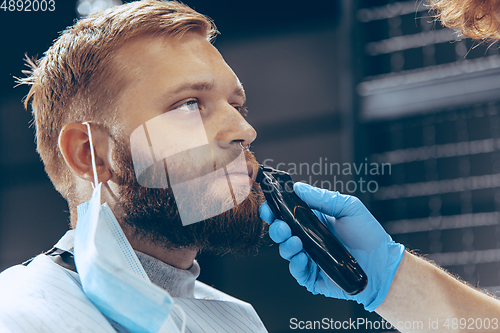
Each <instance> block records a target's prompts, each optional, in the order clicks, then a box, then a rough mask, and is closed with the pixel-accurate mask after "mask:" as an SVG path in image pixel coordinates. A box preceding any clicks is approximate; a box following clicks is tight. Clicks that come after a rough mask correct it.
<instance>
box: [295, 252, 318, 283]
mask: <svg viewBox="0 0 500 333" xmlns="http://www.w3.org/2000/svg"><path fill="white" fill-rule="evenodd" d="M289 269H290V274H292V276H293V277H294V278H295V280H297V282H298V283H299V284H300V285H301V286H305V285H306V284H307V283H308V282H310V280H311V274H314V270H315V269H317V265H316V263H315V262H314V261H312V260H311V259H310V258H309V256H308V255H307V254H306V253H305V252H304V251H302V252H299V253H298V254H297V255H296V256H294V257H292V258H291V259H290V265H289Z"/></svg>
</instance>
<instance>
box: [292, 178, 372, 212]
mask: <svg viewBox="0 0 500 333" xmlns="http://www.w3.org/2000/svg"><path fill="white" fill-rule="evenodd" d="M293 190H294V192H295V193H296V194H297V195H298V196H299V197H300V198H301V199H302V200H304V202H305V203H307V205H308V206H309V207H310V208H312V209H315V210H317V211H320V212H322V213H324V214H326V215H329V216H333V217H335V218H337V219H340V218H342V217H347V216H353V215H355V214H356V213H357V212H358V211H359V210H361V209H363V208H364V210H363V212H364V211H367V209H366V208H365V207H364V205H363V204H362V203H361V201H359V199H358V198H356V197H353V196H351V195H345V194H340V193H339V192H331V191H328V190H324V189H320V188H317V187H314V186H311V185H309V184H306V183H295V184H294V185H293Z"/></svg>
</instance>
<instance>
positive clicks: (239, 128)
mask: <svg viewBox="0 0 500 333" xmlns="http://www.w3.org/2000/svg"><path fill="white" fill-rule="evenodd" d="M224 109H225V110H224V112H222V113H221V118H220V119H218V123H219V125H220V127H219V131H218V133H217V135H216V137H215V140H216V141H218V144H219V147H221V148H223V149H228V148H232V147H233V146H234V145H236V144H237V145H239V144H241V145H242V146H243V147H245V148H246V147H249V146H250V144H251V143H252V142H253V141H255V138H256V137H257V132H256V131H255V129H254V128H253V127H252V125H250V124H249V123H248V122H247V120H246V119H245V118H244V117H243V115H242V114H241V113H240V112H239V111H238V110H237V109H235V108H234V107H233V106H232V105H228V106H226V107H224Z"/></svg>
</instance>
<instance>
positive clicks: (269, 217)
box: [259, 183, 404, 312]
mask: <svg viewBox="0 0 500 333" xmlns="http://www.w3.org/2000/svg"><path fill="white" fill-rule="evenodd" d="M293 189H294V191H295V193H296V194H297V195H298V196H299V197H300V198H301V199H302V200H303V201H304V202H305V203H307V204H308V205H309V207H310V208H312V209H313V211H314V213H315V214H316V215H317V216H318V217H319V219H320V220H321V221H322V222H323V223H324V224H325V225H326V226H327V227H328V228H329V229H330V230H331V231H332V232H333V234H334V235H335V236H337V238H338V239H339V240H340V241H341V242H342V243H343V244H344V246H345V247H346V248H347V250H348V251H349V252H350V253H351V254H352V256H353V257H354V258H355V259H356V260H357V261H358V263H359V264H360V266H361V268H363V270H364V271H365V273H366V274H367V276H368V285H367V286H366V288H365V290H363V291H362V292H360V293H359V294H357V295H354V296H351V295H348V294H346V293H345V292H344V291H343V290H342V289H340V288H339V287H338V286H337V285H336V284H335V283H334V282H333V281H332V280H331V279H330V278H329V277H328V276H326V274H325V273H324V272H323V271H322V270H321V269H319V267H318V265H316V263H315V262H314V261H312V259H311V258H310V257H309V255H308V254H306V253H305V252H304V251H303V248H302V241H301V240H300V239H299V238H298V237H297V236H292V235H291V230H290V228H289V227H288V225H287V224H286V223H285V222H283V221H280V220H277V219H276V218H275V216H274V215H273V213H272V212H271V209H270V208H269V205H268V204H267V202H265V203H263V204H262V205H261V207H260V209H259V213H260V217H261V218H262V219H263V220H264V221H266V222H268V223H272V224H271V226H270V227H269V236H270V237H271V239H272V240H273V241H275V242H276V243H279V244H280V246H279V251H280V255H281V256H282V257H283V258H284V259H287V260H289V261H290V273H291V274H292V276H293V277H294V278H295V279H296V280H297V282H298V283H299V284H300V285H301V286H304V287H306V288H307V290H308V291H310V292H311V293H313V294H322V295H325V296H327V297H333V298H339V299H346V300H355V301H357V302H358V303H360V304H363V305H364V307H365V309H366V310H367V311H370V312H371V311H374V310H375V309H376V308H377V306H379V305H380V304H382V302H383V301H384V299H385V297H386V295H387V292H388V291H389V287H390V286H391V283H392V280H393V278H394V275H395V274H396V270H397V269H398V266H399V263H400V262H401V259H402V258H403V254H404V246H403V245H401V244H398V243H395V242H394V241H393V240H392V238H391V236H389V235H388V234H387V233H386V232H385V230H384V228H382V226H381V225H380V223H378V221H377V220H376V219H375V218H374V217H373V215H372V214H371V213H370V212H369V211H368V209H367V208H366V207H365V206H364V205H363V204H362V203H361V201H360V200H359V199H358V198H356V197H353V196H350V195H343V194H340V193H338V192H330V191H327V190H323V189H319V188H316V187H313V186H310V185H308V184H304V183H295V184H294V187H293Z"/></svg>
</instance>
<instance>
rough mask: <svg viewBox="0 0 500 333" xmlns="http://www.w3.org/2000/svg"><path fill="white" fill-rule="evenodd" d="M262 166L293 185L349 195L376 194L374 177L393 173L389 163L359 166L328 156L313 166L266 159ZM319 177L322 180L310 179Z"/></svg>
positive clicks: (366, 159) (376, 183) (361, 164)
mask: <svg viewBox="0 0 500 333" xmlns="http://www.w3.org/2000/svg"><path fill="white" fill-rule="evenodd" d="M262 164H263V165H264V166H265V167H271V168H274V169H278V170H282V171H285V172H287V173H289V174H290V176H291V177H292V178H293V181H294V182H304V183H308V184H310V185H312V186H315V187H320V188H323V189H326V190H329V191H339V192H341V193H348V194H354V193H367V192H368V193H375V192H377V191H378V189H379V184H378V181H377V180H375V179H376V177H378V176H387V175H389V176H390V175H391V174H392V166H391V164H390V163H375V162H370V161H368V158H365V159H364V161H362V162H358V163H347V162H346V163H339V162H331V161H328V158H327V157H320V158H318V160H317V161H315V162H313V163H307V162H300V163H295V162H289V163H284V162H277V161H276V160H274V159H272V158H268V159H265V160H264V161H263V162H262ZM318 176H319V177H321V178H323V179H321V180H318V179H316V180H314V179H313V177H315V178H317V177H318ZM346 179H348V180H346Z"/></svg>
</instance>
